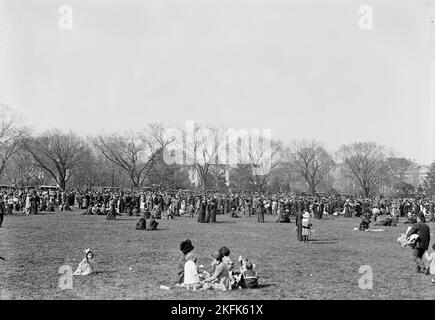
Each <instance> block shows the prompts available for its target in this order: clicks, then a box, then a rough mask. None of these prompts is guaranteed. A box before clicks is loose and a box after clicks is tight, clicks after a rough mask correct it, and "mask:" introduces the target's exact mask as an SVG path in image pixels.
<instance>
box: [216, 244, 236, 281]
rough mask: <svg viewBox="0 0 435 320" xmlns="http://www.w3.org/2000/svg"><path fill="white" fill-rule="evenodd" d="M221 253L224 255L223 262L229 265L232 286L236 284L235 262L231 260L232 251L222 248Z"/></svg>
mask: <svg viewBox="0 0 435 320" xmlns="http://www.w3.org/2000/svg"><path fill="white" fill-rule="evenodd" d="M219 252H220V253H222V254H223V256H224V257H223V258H222V262H223V263H225V264H226V265H227V268H228V272H229V274H230V281H231V285H233V284H234V282H235V280H234V278H233V274H232V272H233V268H234V262H233V261H231V258H230V249H228V248H227V247H222V248H220V249H219Z"/></svg>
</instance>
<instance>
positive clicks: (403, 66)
mask: <svg viewBox="0 0 435 320" xmlns="http://www.w3.org/2000/svg"><path fill="white" fill-rule="evenodd" d="M433 2H434V0H403V1H397V0H376V1H375V0H371V1H357V0H328V1H324V0H316V1H314V0H287V1H283V0H219V1H217V0H195V1H191V0H170V1H161V0H159V1H157V0H153V1H150V0H148V1H143V0H140V1H139V0H137V1H133V0H127V1H126V0H123V1H121V0H117V1H108V0H104V1H103V0H101V1H96V0H86V1H78V0H63V1H54V0H38V1H30V0H29V1H16V0H0V102H1V103H4V104H7V105H9V106H11V107H13V108H15V109H16V110H17V111H18V112H20V113H21V114H22V115H23V116H24V119H25V121H26V124H28V125H31V126H32V127H33V128H34V129H35V130H37V131H38V130H39V131H40V130H44V129H49V128H53V127H57V128H61V129H64V130H68V129H72V130H74V131H76V132H77V133H79V134H83V135H87V134H92V133H97V132H100V131H101V130H104V131H106V132H107V131H124V130H134V129H139V128H142V127H144V126H145V125H146V124H147V123H149V122H163V123H164V124H166V125H168V126H184V123H185V121H187V120H193V121H195V122H198V123H203V124H211V125H214V126H218V127H229V128H235V129H239V128H246V129H256V128H258V129H262V128H265V129H272V136H273V137H274V138H280V139H282V140H284V141H286V142H289V141H291V140H294V139H301V138H306V139H312V138H315V139H317V140H320V141H321V142H323V143H324V145H325V146H326V147H327V149H329V150H331V151H334V150H335V149H337V148H338V147H339V146H340V145H341V144H343V143H350V142H354V141H368V140H373V141H376V142H378V143H381V144H385V145H386V146H389V147H392V148H394V149H395V150H397V151H399V152H400V153H401V154H402V155H403V156H405V157H408V158H411V159H416V160H417V161H419V162H421V163H428V162H430V161H432V160H433V159H434V153H433V148H432V147H433V145H434V144H435V141H434V126H433V124H434V120H435V119H434V113H433V112H432V111H433V108H434V106H432V107H431V105H430V92H431V85H430V83H431V82H430V80H431V72H430V70H431V63H432V61H433V60H434V59H435V50H434V48H431V37H432V38H434V37H435V29H434V28H435V25H434V26H431V25H430V23H429V22H428V21H427V19H428V17H429V16H435V10H434V9H435V8H433ZM64 4H66V5H70V6H71V8H72V10H73V11H72V12H73V27H72V29H71V30H62V29H61V28H60V27H59V19H60V17H61V14H60V13H59V7H60V6H61V5H64ZM362 5H370V6H371V7H372V8H373V29H371V30H361V29H360V28H359V25H358V21H359V19H360V14H359V12H358V9H359V8H360V7H361V6H362ZM431 6H432V8H431ZM432 41H435V39H433V40H432Z"/></svg>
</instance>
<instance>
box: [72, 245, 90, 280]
mask: <svg viewBox="0 0 435 320" xmlns="http://www.w3.org/2000/svg"><path fill="white" fill-rule="evenodd" d="M85 253H86V256H85V258H84V259H83V260H82V261H81V262H80V263H79V266H78V268H77V270H76V271H74V273H73V275H75V276H87V275H88V274H91V273H92V266H91V263H90V261H91V260H92V259H93V258H94V254H93V253H92V251H91V249H86V250H85Z"/></svg>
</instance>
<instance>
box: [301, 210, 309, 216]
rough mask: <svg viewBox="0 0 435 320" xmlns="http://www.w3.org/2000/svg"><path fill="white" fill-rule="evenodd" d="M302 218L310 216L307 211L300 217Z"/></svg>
mask: <svg viewBox="0 0 435 320" xmlns="http://www.w3.org/2000/svg"><path fill="white" fill-rule="evenodd" d="M302 217H303V218H309V217H310V214H309V213H308V212H307V211H305V213H304V214H303V215H302Z"/></svg>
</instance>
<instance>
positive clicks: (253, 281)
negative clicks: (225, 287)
mask: <svg viewBox="0 0 435 320" xmlns="http://www.w3.org/2000/svg"><path fill="white" fill-rule="evenodd" d="M239 262H240V264H241V267H240V271H239V272H238V273H236V274H235V280H236V285H237V286H238V287H240V288H244V289H252V288H257V287H258V276H257V272H256V271H255V270H254V269H255V264H253V263H252V262H251V261H248V259H246V258H243V257H242V256H240V257H239Z"/></svg>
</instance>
